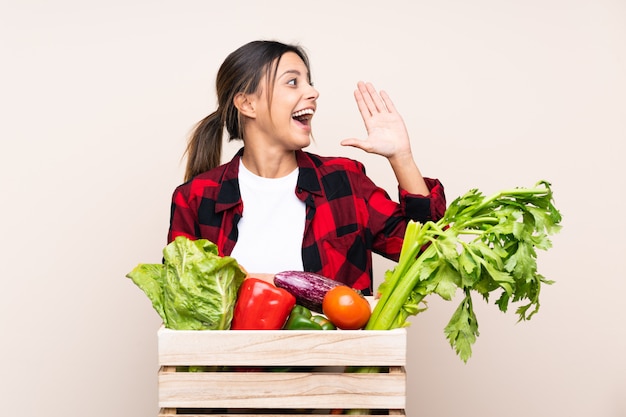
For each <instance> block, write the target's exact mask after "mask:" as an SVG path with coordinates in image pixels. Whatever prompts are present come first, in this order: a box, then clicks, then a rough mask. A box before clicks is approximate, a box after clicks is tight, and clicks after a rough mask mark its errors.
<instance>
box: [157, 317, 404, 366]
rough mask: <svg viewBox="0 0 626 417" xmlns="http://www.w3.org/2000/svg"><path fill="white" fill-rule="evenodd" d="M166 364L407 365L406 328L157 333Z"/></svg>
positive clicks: (179, 331) (161, 360)
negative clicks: (383, 329) (382, 329)
mask: <svg viewBox="0 0 626 417" xmlns="http://www.w3.org/2000/svg"><path fill="white" fill-rule="evenodd" d="M158 344H159V365H161V366H188V365H194V366H335V365H337V366H371V365H376V366H404V365H406V329H394V330H385V331H379V330H345V331H342V330H337V331H296V330H289V331H287V330H266V331H259V330H202V331H198V330H189V331H186V330H170V329H166V328H164V327H162V328H161V329H159V331H158Z"/></svg>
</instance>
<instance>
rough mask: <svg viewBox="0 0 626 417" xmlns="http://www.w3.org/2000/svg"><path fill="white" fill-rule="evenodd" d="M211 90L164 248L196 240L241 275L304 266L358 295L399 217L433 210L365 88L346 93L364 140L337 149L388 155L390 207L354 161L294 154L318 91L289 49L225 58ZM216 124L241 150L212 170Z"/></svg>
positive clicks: (394, 236) (394, 129) (251, 47)
mask: <svg viewBox="0 0 626 417" xmlns="http://www.w3.org/2000/svg"><path fill="white" fill-rule="evenodd" d="M216 87H217V96H218V108H217V110H216V111H215V112H213V113H212V114H210V115H209V116H207V117H206V118H205V119H203V120H202V121H201V122H200V123H199V124H198V126H197V127H196V129H195V131H194V133H193V135H192V136H191V139H190V141H189V145H188V148H187V157H188V160H187V170H186V174H185V181H186V182H185V183H184V184H182V185H180V186H179V187H177V188H176V190H175V191H174V194H173V199H172V212H171V222H170V230H169V234H168V241H172V240H173V239H174V238H176V237H177V236H186V237H189V238H192V239H197V238H204V239H208V240H210V241H212V242H214V243H215V244H217V246H218V248H219V251H220V254H221V255H230V256H233V257H234V258H235V259H237V261H238V262H239V263H240V264H241V265H242V266H243V267H245V268H246V269H247V270H248V271H250V273H251V274H253V275H257V274H270V276H271V274H274V273H276V272H280V271H286V270H305V271H311V272H316V273H318V274H321V275H324V276H326V277H329V278H332V279H335V280H337V281H341V282H343V283H345V284H347V285H350V286H352V287H353V288H356V289H359V290H361V291H363V293H364V294H366V295H369V294H371V292H372V252H375V253H378V254H380V255H382V256H385V257H387V258H389V259H393V260H397V259H398V256H399V253H400V249H401V246H402V238H403V236H404V231H405V229H406V225H407V222H408V221H409V220H410V219H413V220H416V221H420V222H424V221H427V220H438V219H439V218H440V217H441V216H442V215H443V213H444V211H445V204H446V203H445V196H444V191H443V186H442V185H441V183H440V182H439V181H438V180H435V179H429V178H424V177H422V175H421V173H420V171H419V169H418V167H417V165H416V164H415V162H414V159H413V155H412V152H411V147H410V141H409V137H408V133H407V131H406V127H405V125H404V122H403V120H402V118H401V116H400V115H399V114H398V112H397V111H396V109H395V107H394V106H393V103H392V102H391V100H390V98H389V97H388V95H387V94H385V93H384V92H381V93H380V94H379V93H378V92H377V91H376V90H375V89H374V87H373V86H372V85H371V84H365V83H362V82H359V83H358V84H357V90H356V91H355V99H356V103H357V106H358V109H359V111H360V113H361V116H362V117H363V121H364V123H365V126H366V129H367V133H368V137H367V138H366V139H365V140H357V139H346V140H344V141H342V142H341V143H342V145H346V146H354V147H357V148H360V149H363V150H364V151H367V152H371V153H375V154H379V155H382V156H384V157H386V158H387V159H388V161H389V163H390V164H391V167H392V169H393V171H394V173H395V176H396V178H397V180H398V186H399V194H400V203H396V202H394V201H392V200H391V199H390V198H389V196H388V195H387V193H386V192H385V191H384V190H383V189H381V188H379V187H377V186H376V185H375V184H374V183H373V182H372V181H371V180H370V179H369V178H368V177H367V176H366V175H365V169H364V167H363V165H362V164H361V163H359V162H357V161H354V160H350V159H347V158H338V157H322V156H318V155H314V154H311V153H307V152H304V151H303V148H305V147H307V146H308V145H309V144H310V141H311V119H312V118H313V115H314V114H315V110H316V106H317V98H318V96H319V93H318V91H317V90H316V89H315V88H314V87H313V85H312V83H311V75H310V71H309V61H308V57H307V55H306V54H305V52H304V51H303V50H302V49H301V48H300V47H298V46H294V45H286V44H283V43H279V42H274V41H254V42H250V43H248V44H246V45H244V46H242V47H241V48H239V49H237V50H236V51H234V52H233V53H231V54H230V55H229V56H228V57H227V58H226V60H225V61H224V63H223V64H222V66H221V67H220V69H219V72H218V75H217V82H216ZM224 127H226V130H227V133H228V135H229V140H233V139H241V140H242V141H243V144H244V146H243V148H241V149H240V151H239V152H238V153H237V154H236V155H235V156H234V158H233V159H232V160H231V161H230V162H228V163H226V164H224V165H220V159H221V147H222V134H223V128H224Z"/></svg>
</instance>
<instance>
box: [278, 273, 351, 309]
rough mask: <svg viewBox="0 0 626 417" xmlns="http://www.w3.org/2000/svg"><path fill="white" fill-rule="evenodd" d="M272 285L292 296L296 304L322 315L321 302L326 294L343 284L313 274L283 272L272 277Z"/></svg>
mask: <svg viewBox="0 0 626 417" xmlns="http://www.w3.org/2000/svg"><path fill="white" fill-rule="evenodd" d="M274 285H276V286H277V287H279V288H283V289H285V290H287V291H289V292H290V293H291V294H293V296H294V297H296V303H297V304H299V305H301V306H303V307H306V308H308V309H309V310H311V311H315V312H316V313H323V311H322V301H324V296H325V295H326V293H327V292H328V291H329V290H330V289H332V288H334V287H337V286H339V285H345V284H342V283H341V282H337V281H334V280H332V279H330V278H326V277H325V276H322V275H319V274H316V273H313V272H302V271H283V272H279V273H277V274H276V275H274Z"/></svg>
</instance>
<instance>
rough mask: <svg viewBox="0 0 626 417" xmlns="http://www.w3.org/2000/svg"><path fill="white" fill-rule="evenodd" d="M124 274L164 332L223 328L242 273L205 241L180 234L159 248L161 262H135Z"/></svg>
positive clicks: (235, 297) (228, 323)
mask: <svg viewBox="0 0 626 417" xmlns="http://www.w3.org/2000/svg"><path fill="white" fill-rule="evenodd" d="M126 276H127V277H128V278H130V279H131V280H132V281H133V282H134V283H135V284H136V285H137V286H138V287H139V288H140V289H141V290H142V291H143V292H144V293H145V294H146V295H147V296H148V298H149V299H150V301H151V302H152V306H153V307H154V309H155V310H156V311H157V313H158V314H159V316H161V318H162V319H163V324H164V326H165V327H167V328H168V329H175V330H227V329H229V328H230V323H231V321H232V318H233V311H234V307H235V302H236V301H237V291H238V290H239V287H240V286H241V283H242V282H243V279H244V278H245V276H246V274H245V272H244V271H243V270H242V269H241V267H240V266H239V264H238V263H237V261H236V260H235V259H234V258H232V257H230V256H223V257H222V256H219V254H218V250H217V246H216V245H215V244H214V243H212V242H210V241H209V240H206V239H198V240H191V239H188V238H186V237H183V236H179V237H177V238H176V239H175V240H174V241H172V242H171V243H170V244H168V245H167V246H166V247H165V249H163V263H162V264H139V265H137V266H136V267H135V268H134V269H133V270H132V271H131V272H129V273H128V274H127V275H126Z"/></svg>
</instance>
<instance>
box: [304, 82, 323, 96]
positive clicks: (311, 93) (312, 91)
mask: <svg viewBox="0 0 626 417" xmlns="http://www.w3.org/2000/svg"><path fill="white" fill-rule="evenodd" d="M319 96H320V93H319V91H317V89H316V88H315V87H313V84H309V91H307V92H306V97H307V98H308V99H310V100H317V98H318V97H319Z"/></svg>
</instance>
